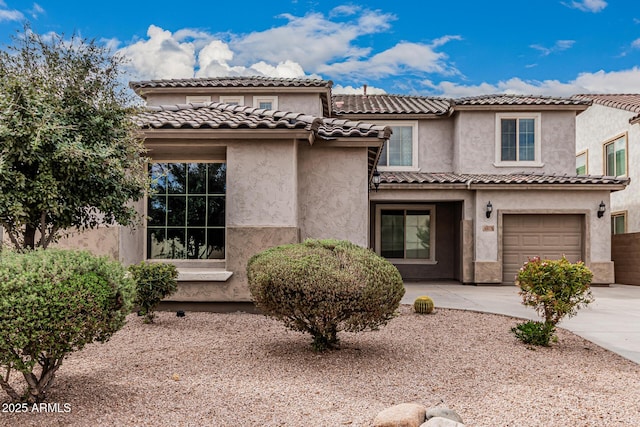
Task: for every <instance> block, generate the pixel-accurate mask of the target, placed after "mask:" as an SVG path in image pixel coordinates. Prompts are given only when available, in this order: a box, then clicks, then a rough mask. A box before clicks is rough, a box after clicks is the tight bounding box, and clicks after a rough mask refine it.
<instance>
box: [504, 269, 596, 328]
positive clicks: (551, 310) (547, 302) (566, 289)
mask: <svg viewBox="0 0 640 427" xmlns="http://www.w3.org/2000/svg"><path fill="white" fill-rule="evenodd" d="M592 278H593V274H592V273H591V271H590V270H589V269H588V268H587V267H586V266H585V265H584V263H583V262H581V261H580V262H577V263H575V264H572V263H570V262H569V261H567V259H566V258H565V257H562V258H561V259H559V260H541V259H540V258H538V257H536V258H532V259H530V260H529V261H528V262H526V263H525V264H524V265H523V266H522V268H521V269H520V271H519V272H518V275H517V277H516V285H517V286H519V287H520V292H519V294H520V296H522V304H524V305H526V306H529V307H533V308H534V309H535V310H536V312H537V313H538V314H539V315H540V316H542V317H543V318H544V323H545V325H546V326H545V330H551V329H553V331H555V326H556V325H557V324H558V323H559V322H560V321H561V320H562V319H563V318H565V317H572V316H575V315H576V314H577V312H578V309H579V308H581V307H585V306H586V305H587V304H590V303H591V302H592V301H593V296H592V295H591V290H590V288H589V285H590V284H591V280H592ZM532 333H533V332H532ZM550 334H551V335H553V332H550Z"/></svg>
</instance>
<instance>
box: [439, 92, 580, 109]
mask: <svg viewBox="0 0 640 427" xmlns="http://www.w3.org/2000/svg"><path fill="white" fill-rule="evenodd" d="M452 102H453V104H454V109H455V107H456V106H458V105H474V106H476V105H488V106H491V105H494V106H495V105H509V106H513V105H590V102H589V101H588V100H583V99H577V98H563V97H552V96H538V95H507V94H497V95H480V96H472V97H466V98H458V99H453V100H452Z"/></svg>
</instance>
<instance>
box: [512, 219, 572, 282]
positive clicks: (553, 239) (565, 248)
mask: <svg viewBox="0 0 640 427" xmlns="http://www.w3.org/2000/svg"><path fill="white" fill-rule="evenodd" d="M502 221H503V222H502V262H503V267H502V281H503V282H505V283H513V282H514V279H515V276H516V274H517V273H518V270H519V269H520V267H522V264H524V262H525V261H527V260H528V259H529V258H533V257H535V256H539V257H540V258H543V259H559V258H561V257H562V255H564V256H565V257H566V258H567V259H568V260H569V261H571V262H576V261H579V260H581V259H583V256H582V229H583V227H582V221H583V216H582V215H542V214H541V215H504V216H503V217H502Z"/></svg>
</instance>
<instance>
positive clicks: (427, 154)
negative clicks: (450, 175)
mask: <svg viewBox="0 0 640 427" xmlns="http://www.w3.org/2000/svg"><path fill="white" fill-rule="evenodd" d="M452 139H453V121H452V120H447V119H432V120H421V121H420V122H419V123H418V147H419V149H418V167H419V168H420V171H421V172H452V171H453V144H452V143H451V141H452Z"/></svg>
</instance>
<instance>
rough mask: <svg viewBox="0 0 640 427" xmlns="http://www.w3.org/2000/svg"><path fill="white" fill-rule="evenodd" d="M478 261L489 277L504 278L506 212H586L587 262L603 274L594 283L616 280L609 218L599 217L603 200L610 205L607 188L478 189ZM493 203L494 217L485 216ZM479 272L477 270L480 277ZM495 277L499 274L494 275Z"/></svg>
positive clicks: (476, 223) (478, 264)
mask: <svg viewBox="0 0 640 427" xmlns="http://www.w3.org/2000/svg"><path fill="white" fill-rule="evenodd" d="M475 199H476V202H475V208H476V212H475V217H476V222H475V226H474V234H475V242H476V245H475V262H476V263H477V265H476V269H477V268H478V266H482V268H485V267H486V268H487V269H490V270H491V273H489V272H486V276H487V277H485V280H486V281H487V282H490V281H491V280H489V278H490V277H493V278H494V280H495V282H496V283H498V282H500V281H501V277H498V276H497V274H498V270H499V269H501V262H502V259H501V253H500V251H501V237H502V236H501V233H500V226H501V224H500V223H499V220H500V215H501V214H503V213H523V214H536V213H538V214H552V213H555V214H558V213H575V214H584V215H585V225H586V230H585V236H584V252H585V259H584V262H585V263H586V264H587V265H588V266H589V267H591V268H592V269H593V270H594V274H595V273H596V271H597V273H598V274H599V276H598V277H596V278H594V283H605V282H608V283H612V280H613V277H612V274H613V264H612V263H611V240H610V223H609V221H608V220H607V217H606V216H605V217H603V218H598V217H597V209H598V205H599V204H600V201H604V202H605V204H607V205H608V204H609V192H607V191H575V190H574V191H570V190H567V191H563V190H549V191H538V190H528V191H489V190H478V191H477V192H476V194H475ZM488 201H491V204H492V205H493V214H492V215H491V218H487V217H486V215H485V211H486V205H487V202H488ZM478 274H479V272H478V271H476V277H478ZM494 276H495V277H494ZM483 277H484V276H483Z"/></svg>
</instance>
